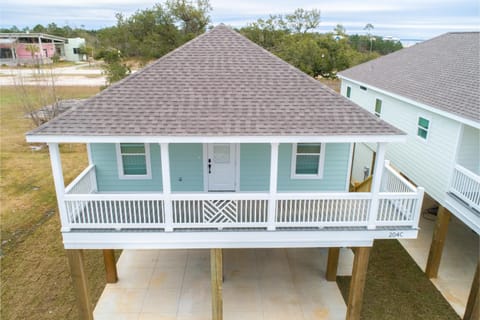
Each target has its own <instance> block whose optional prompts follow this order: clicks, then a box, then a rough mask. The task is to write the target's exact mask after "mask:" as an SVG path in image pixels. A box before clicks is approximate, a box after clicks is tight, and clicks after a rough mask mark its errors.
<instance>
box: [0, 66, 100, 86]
mask: <svg viewBox="0 0 480 320" xmlns="http://www.w3.org/2000/svg"><path fill="white" fill-rule="evenodd" d="M85 66H88V64H83V63H82V64H78V65H75V66H71V67H62V68H53V69H42V70H41V74H40V75H39V73H38V70H36V69H24V68H2V69H0V86H9V85H15V84H19V83H24V84H26V85H41V84H42V83H49V82H51V75H53V78H54V81H55V84H56V85H57V86H102V85H105V76H103V75H102V70H101V69H100V68H98V69H93V68H92V69H83V68H84V67H85Z"/></svg>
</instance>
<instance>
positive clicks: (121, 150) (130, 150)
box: [117, 143, 151, 179]
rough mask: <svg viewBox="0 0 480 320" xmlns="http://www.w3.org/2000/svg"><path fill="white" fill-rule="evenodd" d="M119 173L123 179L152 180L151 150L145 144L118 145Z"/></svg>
mask: <svg viewBox="0 0 480 320" xmlns="http://www.w3.org/2000/svg"><path fill="white" fill-rule="evenodd" d="M117 161H118V173H119V176H120V178H121V179H150V178H151V168H150V148H149V145H148V144H144V143H120V144H117Z"/></svg>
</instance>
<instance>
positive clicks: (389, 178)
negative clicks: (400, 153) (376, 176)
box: [380, 160, 417, 192]
mask: <svg viewBox="0 0 480 320" xmlns="http://www.w3.org/2000/svg"><path fill="white" fill-rule="evenodd" d="M416 190H417V188H416V187H415V186H414V185H413V184H412V183H411V182H410V181H408V180H407V179H405V178H404V177H402V175H400V173H398V172H397V171H396V170H395V169H394V168H392V166H391V165H390V161H388V160H386V161H385V167H384V170H383V176H382V184H381V186H380V191H381V192H416Z"/></svg>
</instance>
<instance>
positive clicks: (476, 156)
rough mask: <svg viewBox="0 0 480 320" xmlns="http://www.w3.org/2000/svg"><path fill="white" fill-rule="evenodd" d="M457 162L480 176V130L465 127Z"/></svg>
mask: <svg viewBox="0 0 480 320" xmlns="http://www.w3.org/2000/svg"><path fill="white" fill-rule="evenodd" d="M457 162H458V164H460V165H461V166H463V167H465V168H467V169H468V170H470V171H472V172H473V173H476V174H478V175H480V130H478V129H475V128H473V127H470V126H467V125H465V126H464V127H463V135H462V138H461V142H460V145H459V149H458V156H457Z"/></svg>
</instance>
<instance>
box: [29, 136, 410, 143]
mask: <svg viewBox="0 0 480 320" xmlns="http://www.w3.org/2000/svg"><path fill="white" fill-rule="evenodd" d="M26 140H27V142H45V143H128V142H142V143H299V142H300V143H302V142H305V143H307V142H314V143H350V142H371V143H376V142H406V141H407V135H406V134H397V135H358V136H355V135H353V136H215V137H208V136H88V135H81V136H67V135H37V134H27V135H26Z"/></svg>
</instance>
